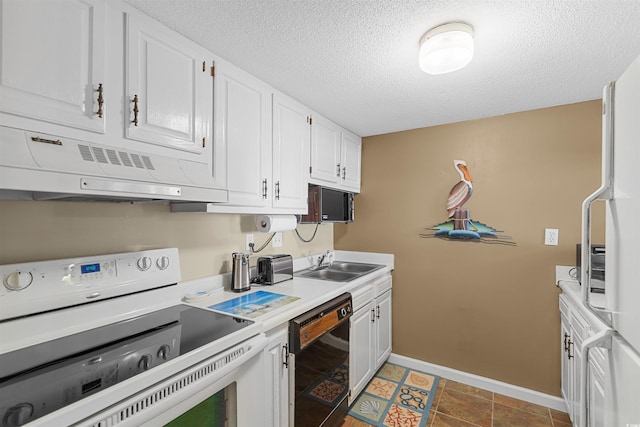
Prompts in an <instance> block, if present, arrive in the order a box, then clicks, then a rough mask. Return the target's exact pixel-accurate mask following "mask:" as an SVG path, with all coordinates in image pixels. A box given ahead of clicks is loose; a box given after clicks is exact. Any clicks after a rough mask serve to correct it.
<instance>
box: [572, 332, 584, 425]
mask: <svg viewBox="0 0 640 427" xmlns="http://www.w3.org/2000/svg"><path fill="white" fill-rule="evenodd" d="M581 348H582V339H581V338H580V336H579V334H578V333H577V332H576V331H575V329H573V325H571V344H570V345H569V352H570V354H571V362H570V365H571V376H572V381H571V394H570V395H569V396H570V397H571V398H570V406H571V414H573V417H572V418H571V421H573V425H577V426H579V425H580V419H581V418H582V414H581V413H580V390H581V387H582V381H581V380H580V375H581V373H580V371H581V369H582V363H583V361H582V355H581V353H580V349H581Z"/></svg>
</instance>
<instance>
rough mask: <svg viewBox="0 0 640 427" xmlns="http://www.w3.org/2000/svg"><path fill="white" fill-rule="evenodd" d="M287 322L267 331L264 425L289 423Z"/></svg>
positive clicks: (271, 425)
mask: <svg viewBox="0 0 640 427" xmlns="http://www.w3.org/2000/svg"><path fill="white" fill-rule="evenodd" d="M288 326H289V324H288V323H285V324H284V325H281V326H279V327H277V328H274V329H272V330H271V331H269V332H267V338H268V339H269V343H268V344H267V348H265V349H264V356H265V357H264V363H265V367H264V368H265V369H264V372H265V376H266V378H265V384H266V386H265V396H264V397H265V402H266V406H265V408H266V411H267V412H266V413H265V417H264V424H263V425H264V426H265V427H286V426H288V425H289V334H288Z"/></svg>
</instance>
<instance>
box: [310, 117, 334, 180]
mask: <svg viewBox="0 0 640 427" xmlns="http://www.w3.org/2000/svg"><path fill="white" fill-rule="evenodd" d="M341 173H342V168H341V166H340V128H339V127H338V126H337V125H335V124H333V123H332V122H330V121H329V120H327V119H325V118H323V117H322V116H313V121H312V124H311V180H312V181H315V182H316V183H317V184H333V185H332V186H333V187H335V185H336V184H338V183H339V182H340V177H341Z"/></svg>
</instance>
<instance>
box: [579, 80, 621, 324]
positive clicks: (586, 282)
mask: <svg viewBox="0 0 640 427" xmlns="http://www.w3.org/2000/svg"><path fill="white" fill-rule="evenodd" d="M614 89H615V82H611V83H609V84H608V85H606V86H605V87H604V90H603V94H602V179H601V184H600V188H598V189H597V190H596V191H595V192H594V193H593V194H591V195H590V196H589V197H587V198H586V199H585V201H584V202H583V203H582V253H581V255H580V256H581V267H580V278H581V284H582V303H583V305H584V306H585V307H586V308H587V309H588V310H589V311H591V312H592V313H593V314H595V315H596V316H598V317H601V315H600V314H599V313H598V312H596V311H595V310H594V309H593V308H592V307H591V304H590V302H589V291H590V290H591V256H590V254H591V205H592V203H593V202H594V201H596V200H610V199H611V198H612V197H613V182H612V179H613V164H612V162H613V115H614V111H613V98H614V93H615V92H614Z"/></svg>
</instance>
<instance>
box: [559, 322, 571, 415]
mask: <svg viewBox="0 0 640 427" xmlns="http://www.w3.org/2000/svg"><path fill="white" fill-rule="evenodd" d="M570 339H571V331H570V330H569V322H568V320H567V319H566V318H565V317H564V316H560V350H561V353H560V363H561V378H560V391H561V393H562V397H563V398H564V401H565V403H567V410H568V411H569V417H570V418H572V417H573V414H572V413H571V406H570V405H569V404H568V403H569V402H570V401H571V386H572V381H573V372H572V369H571V368H572V366H571V363H570V360H569V355H568V353H567V350H566V347H567V346H568V345H569V340H570Z"/></svg>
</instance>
